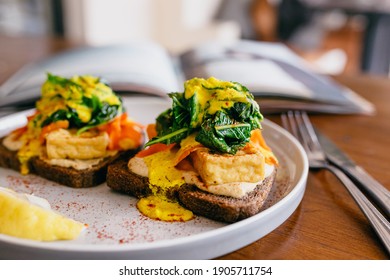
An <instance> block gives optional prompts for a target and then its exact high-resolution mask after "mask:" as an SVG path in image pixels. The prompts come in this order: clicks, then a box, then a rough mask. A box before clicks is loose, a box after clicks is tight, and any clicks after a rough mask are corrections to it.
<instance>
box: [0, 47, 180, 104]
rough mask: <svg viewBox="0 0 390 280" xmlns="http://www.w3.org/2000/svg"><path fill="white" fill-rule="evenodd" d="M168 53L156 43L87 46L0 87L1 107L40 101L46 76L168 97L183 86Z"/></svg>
mask: <svg viewBox="0 0 390 280" xmlns="http://www.w3.org/2000/svg"><path fill="white" fill-rule="evenodd" d="M175 71H176V69H175V68H174V65H173V63H172V61H171V58H170V56H169V54H168V53H167V52H166V51H165V50H164V49H163V48H162V47H160V46H159V45H157V44H154V43H149V42H146V43H131V44H127V45H112V46H102V47H84V48H79V49H74V50H70V51H67V52H64V53H60V54H58V55H55V56H53V57H50V58H48V59H45V60H42V61H38V62H36V63H33V64H30V65H27V66H26V67H24V68H22V69H21V70H20V71H19V72H17V73H16V74H14V75H13V76H12V77H11V78H10V79H9V80H8V81H6V82H5V83H4V84H3V85H1V87H0V106H2V105H7V104H17V103H21V102H24V101H26V100H33V99H37V98H38V97H39V96H40V88H41V86H42V84H43V83H44V81H45V80H46V76H47V73H48V72H50V73H52V74H54V75H59V76H64V77H72V76H74V75H93V76H98V77H101V78H102V79H104V80H105V81H106V82H107V83H108V84H109V85H110V86H111V87H112V88H113V89H114V90H115V91H118V92H124V93H126V92H129V93H131V92H132V93H134V92H135V93H148V94H154V95H160V96H166V93H168V92H173V91H178V90H179V89H180V87H181V86H182V85H181V84H179V81H178V79H177V76H176V72H175Z"/></svg>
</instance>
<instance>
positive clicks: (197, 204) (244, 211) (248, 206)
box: [178, 170, 276, 223]
mask: <svg viewBox="0 0 390 280" xmlns="http://www.w3.org/2000/svg"><path fill="white" fill-rule="evenodd" d="M275 177H276V170H275V171H274V172H273V173H272V174H271V176H268V177H267V178H265V179H264V180H263V182H262V183H261V184H259V185H257V186H256V188H255V189H254V190H253V191H251V192H250V193H248V194H246V195H245V196H244V197H242V198H234V197H228V196H224V195H214V194H212V193H208V192H205V191H202V190H200V189H198V188H197V187H196V186H193V185H185V186H183V187H182V188H181V190H180V191H179V192H178V197H179V201H180V203H181V204H182V205H183V206H184V207H186V208H187V209H190V210H191V211H192V212H194V213H195V214H197V215H201V216H204V217H207V218H210V219H213V220H217V221H222V222H227V223H233V222H237V221H240V220H243V219H246V218H249V217H251V216H253V215H256V214H257V213H259V212H260V210H261V207H262V206H263V204H264V202H265V200H266V199H267V197H268V194H269V193H270V191H271V188H272V186H273V183H274V180H275Z"/></svg>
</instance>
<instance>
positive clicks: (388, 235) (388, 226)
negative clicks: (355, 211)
mask: <svg viewBox="0 0 390 280" xmlns="http://www.w3.org/2000/svg"><path fill="white" fill-rule="evenodd" d="M327 169H328V170H329V171H331V172H332V173H333V174H334V175H335V176H336V177H337V178H338V179H339V180H340V181H341V182H342V183H343V184H344V186H345V187H346V188H347V190H348V191H349V193H350V194H351V195H352V197H353V198H354V199H355V201H356V203H357V204H358V206H359V207H360V209H361V210H362V212H363V213H364V215H365V216H366V217H367V219H368V221H369V222H370V223H371V225H372V227H373V228H374V229H375V232H376V233H377V234H378V236H379V238H380V239H381V241H382V243H383V245H384V246H385V247H386V250H387V252H388V254H390V223H389V221H387V220H386V218H385V217H384V216H383V215H382V214H381V213H380V212H379V211H378V210H377V209H376V208H375V206H374V205H373V204H372V203H371V202H370V201H369V200H368V199H367V198H366V196H365V195H364V194H363V193H362V192H361V191H360V190H359V189H358V188H357V187H356V185H355V184H354V183H353V182H352V181H351V179H349V178H348V176H347V175H345V174H344V173H343V172H342V171H341V170H340V169H338V168H337V167H335V166H333V165H328V166H327Z"/></svg>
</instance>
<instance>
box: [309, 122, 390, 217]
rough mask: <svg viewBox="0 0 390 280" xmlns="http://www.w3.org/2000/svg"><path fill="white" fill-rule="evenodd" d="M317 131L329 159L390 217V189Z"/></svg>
mask: <svg viewBox="0 0 390 280" xmlns="http://www.w3.org/2000/svg"><path fill="white" fill-rule="evenodd" d="M316 132H317V135H318V139H319V141H320V143H321V145H322V147H323V149H324V151H325V154H326V156H327V158H328V160H329V161H330V162H331V163H332V164H334V165H335V166H337V167H338V168H340V169H341V170H342V171H344V173H345V174H346V175H347V176H348V177H350V179H351V180H353V181H354V182H355V183H356V184H357V185H358V186H359V187H361V188H362V189H363V190H364V191H365V192H366V193H367V195H369V196H370V197H371V199H372V201H373V202H375V203H376V204H377V206H378V207H380V208H381V209H382V211H383V212H384V214H385V216H387V218H390V191H389V190H388V189H386V188H385V187H384V186H383V185H381V184H380V183H379V182H378V181H377V180H375V179H374V178H373V177H371V176H370V175H369V174H368V173H367V172H366V171H365V170H364V169H363V168H362V167H360V166H359V165H357V164H356V163H355V162H354V161H353V160H351V159H350V158H349V157H348V156H347V155H346V154H345V153H344V152H343V151H341V150H340V149H339V148H338V147H337V146H336V145H335V144H334V143H333V142H332V141H331V140H330V139H328V138H327V137H326V136H325V135H323V134H322V133H321V132H320V131H318V129H317V130H316Z"/></svg>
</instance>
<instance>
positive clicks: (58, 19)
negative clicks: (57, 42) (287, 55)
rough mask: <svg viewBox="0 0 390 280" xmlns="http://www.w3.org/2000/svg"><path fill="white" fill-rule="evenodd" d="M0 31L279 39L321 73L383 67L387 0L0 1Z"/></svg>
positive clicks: (79, 37)
mask: <svg viewBox="0 0 390 280" xmlns="http://www.w3.org/2000/svg"><path fill="white" fill-rule="evenodd" d="M1 34H4V35H6V36H20V35H23V36H43V37H45V36H57V37H64V38H67V39H69V40H72V41H74V42H78V43H81V44H88V45H104V44H113V43H127V42H131V41H137V40H151V41H156V42H158V43H160V44H161V45H163V46H164V47H166V48H167V49H168V50H169V51H170V52H171V53H172V54H173V55H175V54H179V53H181V52H183V51H185V50H187V49H189V48H191V47H192V46H194V45H196V44H198V43H201V42H204V41H207V40H210V39H219V40H237V39H241V38H243V39H252V40H259V41H267V42H283V43H285V44H287V45H288V46H290V47H291V48H292V49H293V50H295V51H296V52H297V53H298V54H299V55H301V56H302V57H303V58H304V59H306V60H307V61H308V62H309V63H310V64H311V65H312V66H313V68H314V69H316V70H318V71H319V72H322V73H326V74H332V75H337V74H344V73H351V74H354V73H362V72H364V73H368V74H373V75H383V76H387V77H389V73H390V71H389V65H390V0H328V1H326V0H0V35H1ZM0 40H4V39H0ZM0 48H1V42H0Z"/></svg>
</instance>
